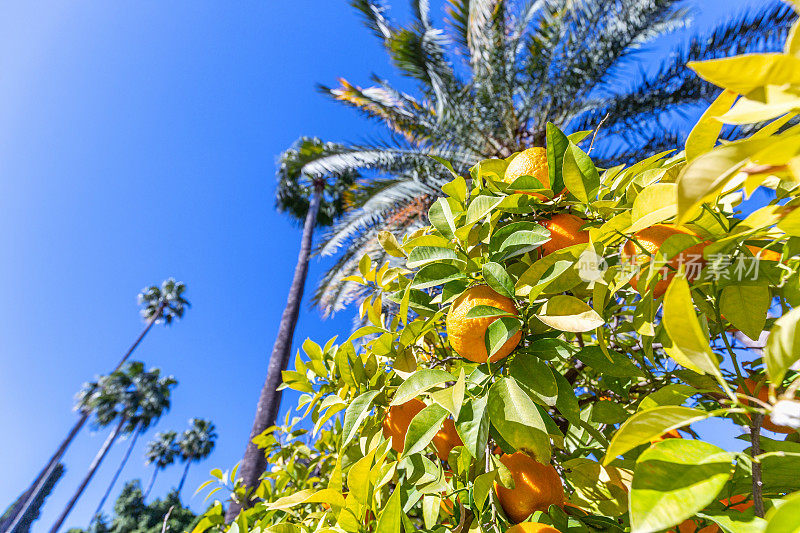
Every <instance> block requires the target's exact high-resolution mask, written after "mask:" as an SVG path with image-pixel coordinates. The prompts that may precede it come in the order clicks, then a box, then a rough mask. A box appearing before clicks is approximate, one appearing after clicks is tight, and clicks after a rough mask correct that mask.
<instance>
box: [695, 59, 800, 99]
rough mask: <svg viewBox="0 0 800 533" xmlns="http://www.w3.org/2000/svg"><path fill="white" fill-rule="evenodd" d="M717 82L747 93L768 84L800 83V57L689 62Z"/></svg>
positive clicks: (704, 75) (738, 91) (711, 80)
mask: <svg viewBox="0 0 800 533" xmlns="http://www.w3.org/2000/svg"><path fill="white" fill-rule="evenodd" d="M686 66H688V67H689V68H690V69H692V70H694V71H695V72H696V73H697V75H698V76H700V77H701V78H703V79H704V80H706V81H710V82H711V83H713V84H714V85H717V86H719V87H724V88H726V89H730V90H731V91H733V92H735V93H738V94H747V93H749V92H751V91H753V90H754V89H757V88H759V87H763V86H765V85H787V84H795V85H797V84H800V57H795V56H791V55H786V54H746V55H739V56H734V57H725V58H722V59H712V60H709V61H690V62H689V63H687V64H686Z"/></svg>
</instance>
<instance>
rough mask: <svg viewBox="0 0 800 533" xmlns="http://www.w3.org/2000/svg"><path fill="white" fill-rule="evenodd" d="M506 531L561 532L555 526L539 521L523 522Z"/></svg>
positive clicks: (513, 532) (516, 532)
mask: <svg viewBox="0 0 800 533" xmlns="http://www.w3.org/2000/svg"><path fill="white" fill-rule="evenodd" d="M506 533H559V531H558V530H557V529H556V528H554V527H553V526H548V525H547V524H539V523H537V522H522V523H521V524H517V525H516V526H512V527H510V528H508V529H507V530H506Z"/></svg>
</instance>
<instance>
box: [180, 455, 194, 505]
mask: <svg viewBox="0 0 800 533" xmlns="http://www.w3.org/2000/svg"><path fill="white" fill-rule="evenodd" d="M190 464H192V460H191V459H189V460H187V461H186V466H185V467H184V469H183V475H182V476H181V482H180V483H179V484H178V499H180V498H181V490H182V489H183V484H184V483H185V482H186V474H188V473H189V465H190Z"/></svg>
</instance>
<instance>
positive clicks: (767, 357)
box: [764, 307, 800, 385]
mask: <svg viewBox="0 0 800 533" xmlns="http://www.w3.org/2000/svg"><path fill="white" fill-rule="evenodd" d="M798 320H800V307H797V308H795V309H792V310H791V311H789V312H788V313H786V314H785V315H783V316H782V317H780V318H779V319H778V320H776V321H775V325H773V326H772V329H771V330H770V332H769V337H767V346H766V349H765V350H764V365H765V366H766V367H767V376H769V380H770V381H771V382H772V383H775V384H777V385H779V384H780V383H781V382H782V381H783V377H784V376H785V375H786V370H787V369H788V368H789V367H790V366H792V365H793V364H794V363H795V361H797V360H798V359H800V331H798V328H797V322H798Z"/></svg>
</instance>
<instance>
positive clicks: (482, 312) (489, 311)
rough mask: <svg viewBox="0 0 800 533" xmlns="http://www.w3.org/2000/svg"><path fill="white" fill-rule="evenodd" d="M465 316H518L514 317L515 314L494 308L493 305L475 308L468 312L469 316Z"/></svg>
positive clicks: (467, 316) (467, 315) (466, 316)
mask: <svg viewBox="0 0 800 533" xmlns="http://www.w3.org/2000/svg"><path fill="white" fill-rule="evenodd" d="M464 316H465V318H486V317H495V316H516V315H514V314H513V313H509V312H508V311H504V310H503V309H499V308H497V307H492V306H491V305H476V306H475V307H473V308H472V309H470V310H469V311H467V314H466V315H464Z"/></svg>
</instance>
